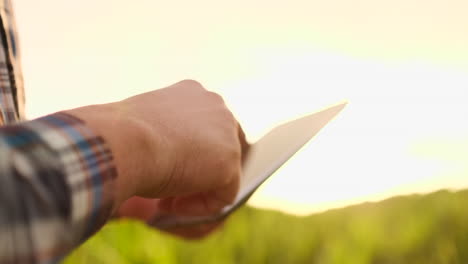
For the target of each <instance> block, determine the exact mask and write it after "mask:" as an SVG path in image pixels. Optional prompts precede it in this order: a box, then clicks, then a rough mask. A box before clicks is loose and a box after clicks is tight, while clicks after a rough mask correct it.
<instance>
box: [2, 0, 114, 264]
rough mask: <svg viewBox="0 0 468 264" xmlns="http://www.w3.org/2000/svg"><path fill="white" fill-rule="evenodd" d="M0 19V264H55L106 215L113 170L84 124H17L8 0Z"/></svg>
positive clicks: (52, 118) (63, 120) (15, 55)
mask: <svg viewBox="0 0 468 264" xmlns="http://www.w3.org/2000/svg"><path fill="white" fill-rule="evenodd" d="M0 23H1V25H0V41H1V43H0V263H2V264H9V263H15V264H16V263H55V262H58V261H59V260H60V259H61V257H63V256H64V255H66V254H67V253H68V252H70V250H72V249H73V248H74V247H76V246H77V245H79V244H80V243H81V242H83V241H84V240H85V239H87V238H88V237H89V236H90V235H91V234H93V232H94V231H96V230H97V229H98V228H99V227H101V226H102V225H103V224H104V222H105V221H106V220H107V219H108V218H109V216H110V213H111V209H112V206H113V196H112V191H111V190H112V187H113V184H114V181H115V178H116V170H115V167H114V164H113V160H112V155H111V153H110V150H109V149H108V147H107V146H106V144H105V142H104V141H103V139H102V138H101V137H100V136H98V135H96V134H94V132H93V131H91V130H90V129H89V128H88V127H87V126H86V124H84V123H83V121H81V120H79V119H77V118H75V117H73V116H70V115H67V114H64V113H56V114H52V115H48V116H45V117H42V118H39V119H36V120H31V121H24V115H23V112H24V110H23V109H24V95H23V82H22V76H21V68H20V63H19V52H18V50H17V48H16V45H17V40H16V36H15V34H16V31H15V25H14V21H13V14H12V8H11V3H10V1H9V0H0Z"/></svg>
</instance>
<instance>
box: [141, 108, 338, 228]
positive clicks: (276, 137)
mask: <svg viewBox="0 0 468 264" xmlns="http://www.w3.org/2000/svg"><path fill="white" fill-rule="evenodd" d="M345 105H346V103H340V104H337V105H335V106H332V107H329V108H326V109H324V110H321V111H319V112H316V113H313V114H310V115H306V116H304V117H301V118H298V119H295V120H293V121H289V122H286V123H283V124H282V125H279V126H277V127H275V128H273V129H272V130H270V131H269V132H268V133H267V134H266V135H264V136H263V137H262V138H260V140H258V141H257V142H255V143H254V144H253V145H252V146H251V147H250V149H249V153H248V155H247V157H246V159H245V160H244V164H243V167H242V176H241V181H240V188H239V192H238V193H237V196H236V199H235V200H234V202H233V203H232V204H231V205H228V206H226V207H224V208H223V210H221V211H220V212H219V213H217V214H215V215H211V216H203V217H177V216H175V215H159V216H157V217H156V218H154V219H152V220H151V221H150V222H149V224H150V225H153V226H155V227H157V228H160V229H171V228H177V227H185V226H192V225H198V224H204V223H210V222H215V221H219V220H222V219H223V218H225V217H226V216H228V215H229V214H230V213H232V212H233V211H235V210H236V209H237V208H239V207H240V206H241V205H243V204H244V203H245V202H246V201H247V200H248V199H249V197H250V196H251V195H252V194H253V193H254V192H255V190H256V189H257V188H258V187H259V186H260V185H261V184H262V183H263V182H265V180H266V179H268V178H269V177H270V176H271V175H272V174H273V173H274V172H275V171H276V170H277V169H279V168H280V167H281V166H282V165H283V164H284V163H285V162H286V161H287V160H289V159H290V158H291V157H292V156H293V155H294V154H295V153H296V152H297V151H298V150H299V149H301V148H302V147H303V146H304V145H305V144H306V143H307V142H309V141H310V140H311V139H312V138H313V137H314V136H315V135H316V134H317V133H318V132H319V131H320V130H321V129H322V128H323V127H324V126H325V125H326V124H327V123H329V122H330V121H331V120H332V119H333V118H334V117H335V116H336V115H337V114H338V113H339V112H340V111H341V110H342V109H343V108H344V107H345Z"/></svg>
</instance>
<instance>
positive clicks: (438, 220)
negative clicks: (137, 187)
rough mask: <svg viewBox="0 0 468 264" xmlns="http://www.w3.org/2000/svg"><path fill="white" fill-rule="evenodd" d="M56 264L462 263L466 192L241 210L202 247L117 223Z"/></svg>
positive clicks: (467, 252) (466, 254)
mask: <svg viewBox="0 0 468 264" xmlns="http://www.w3.org/2000/svg"><path fill="white" fill-rule="evenodd" d="M63 263H64V264H78V263H112V264H124V263H138V264H145V263H148V264H149V263H167V264H173V263H200V264H210V263H213V264H230V263H281V264H284V263H340V264H342V263H376V264H384V263H415V264H416V263H421V264H430V263H468V190H464V191H458V192H449V191H439V192H435V193H431V194H427V195H411V196H401V197H394V198H391V199H388V200H384V201H381V202H378V203H365V204H360V205H356V206H351V207H347V208H343V209H337V210H331V211H327V212H324V213H319V214H314V215H311V216H307V217H296V216H292V215H286V214H283V213H280V212H274V211H266V210H260V209H254V208H249V207H246V208H243V209H241V210H239V211H238V212H236V213H235V214H234V215H232V216H231V217H230V218H229V220H228V221H227V223H226V224H225V226H224V227H223V228H222V229H221V230H220V231H219V232H217V233H215V234H214V235H212V236H210V237H208V238H206V239H204V240H201V241H184V240H180V239H177V238H174V237H171V236H168V235H165V234H163V233H160V232H158V231H155V230H154V229H151V228H149V227H147V226H145V225H144V224H142V223H139V222H135V221H130V220H121V221H116V222H112V223H110V224H108V225H106V226H105V227H104V228H103V229H102V230H101V231H100V232H99V233H97V234H96V235H95V236H94V237H92V238H91V239H89V240H88V241H87V242H86V243H85V244H84V245H83V246H81V247H80V248H79V249H78V250H76V251H75V252H74V253H72V254H71V255H70V256H69V257H68V258H66V259H65V261H64V262H63Z"/></svg>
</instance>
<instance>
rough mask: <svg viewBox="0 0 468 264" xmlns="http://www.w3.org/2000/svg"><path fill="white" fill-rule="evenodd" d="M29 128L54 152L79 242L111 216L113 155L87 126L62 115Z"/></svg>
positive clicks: (40, 121)
mask: <svg viewBox="0 0 468 264" xmlns="http://www.w3.org/2000/svg"><path fill="white" fill-rule="evenodd" d="M28 126H30V127H31V128H33V129H35V130H36V131H38V132H39V133H38V134H39V135H40V137H41V139H42V140H43V141H45V142H46V143H47V144H48V145H49V146H50V147H51V148H52V149H54V150H55V152H56V153H57V157H58V159H60V161H61V163H62V165H63V167H62V168H63V169H64V172H65V173H64V175H65V177H66V182H67V183H68V186H69V188H68V189H69V190H70V201H71V219H70V220H71V226H72V227H73V229H74V230H73V232H72V233H74V235H75V237H74V239H73V240H74V241H76V242H78V243H79V242H82V241H84V240H86V239H87V238H88V237H89V236H91V235H92V234H93V233H94V232H95V231H97V230H98V229H99V228H100V227H101V226H102V225H103V224H104V223H105V222H106V221H107V219H108V218H109V217H110V214H111V213H112V209H113V206H114V194H113V192H112V190H113V187H114V185H115V179H116V177H117V170H116V168H115V165H114V161H113V157H112V153H111V151H110V149H109V147H108V146H107V144H106V143H105V141H104V140H103V138H102V137H101V136H99V135H96V134H95V133H94V132H93V131H92V130H91V129H90V128H89V127H87V126H86V124H85V123H84V122H83V121H82V120H80V119H78V118H77V117H74V116H72V115H69V114H65V113H62V112H59V113H56V114H52V115H48V116H45V117H41V118H39V119H36V120H34V121H32V122H28Z"/></svg>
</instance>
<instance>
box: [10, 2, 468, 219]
mask: <svg viewBox="0 0 468 264" xmlns="http://www.w3.org/2000/svg"><path fill="white" fill-rule="evenodd" d="M14 4H15V8H16V14H17V24H18V29H19V37H20V41H21V42H20V44H21V46H20V47H21V49H22V63H23V71H24V78H25V85H26V93H27V115H28V117H30V118H34V117H38V116H41V115H45V114H48V113H52V112H55V111H59V110H62V109H69V108H73V107H78V106H82V105H87V104H94V103H105V102H111V101H115V100H121V99H123V98H126V97H129V96H132V95H135V94H138V93H142V92H145V91H149V90H153V89H157V88H161V87H164V86H167V85H170V84H172V83H175V82H177V81H179V80H182V79H186V78H191V79H196V80H199V81H200V82H202V83H203V84H204V85H205V87H206V88H208V89H210V90H213V91H215V92H218V93H220V94H221V95H223V97H224V98H225V100H226V102H227V104H228V105H229V107H230V109H231V110H232V111H233V112H234V114H235V115H236V117H237V118H238V119H239V121H240V122H241V124H242V125H243V127H244V130H245V131H246V134H247V136H248V138H249V139H250V140H251V141H252V142H253V141H255V140H256V139H257V138H259V137H260V136H261V135H262V134H263V133H265V132H266V131H267V130H268V129H270V128H272V127H274V126H275V125H278V124H279V123H281V122H284V121H287V120H290V119H292V118H294V117H297V116H301V115H304V114H306V113H310V112H314V111H316V110H319V109H321V108H324V107H326V106H327V105H331V104H335V103H336V102H339V101H341V100H347V101H348V102H349V104H348V106H347V107H346V109H345V110H344V111H343V112H342V113H341V114H340V115H339V116H338V117H337V118H336V119H335V120H334V121H333V122H332V123H330V124H329V125H328V126H327V127H325V128H324V130H323V131H322V132H321V133H319V135H317V137H316V138H314V140H312V141H311V142H310V143H309V144H308V145H307V146H306V147H304V148H303V149H302V150H301V151H300V152H299V153H298V154H297V155H296V156H295V157H294V158H293V159H292V160H290V161H289V162H288V163H287V164H286V165H285V166H284V167H282V168H281V169H280V170H279V171H278V172H277V173H276V174H275V175H273V176H272V178H271V179H270V180H269V181H268V182H267V183H266V184H264V185H263V186H262V188H261V189H260V190H259V191H258V192H257V193H256V194H255V195H254V197H252V199H251V201H250V204H251V205H253V206H258V207H265V208H274V209H279V210H283V211H286V212H289V213H296V214H309V213H313V212H317V211H323V210H327V209H330V208H336V207H341V206H346V205H350V204H355V203H360V202H364V201H377V200H380V199H385V198H387V197H390V196H393V195H400V194H408V193H414V192H419V193H424V192H429V191H434V190H438V189H442V188H450V189H460V188H466V187H467V186H468V122H466V121H465V120H466V117H467V116H468V104H467V103H466V101H467V99H468V17H467V16H466V10H468V2H467V1H465V0H429V1H428V0H426V1H423V0H410V1H408V0H394V1H375V0H355V1H346V0H329V1H317V0H307V1H306V0H290V1H272V0H269V1H266V0H258V1H252V0H250V1H247V0H238V1H219V0H218V1H211V0H199V1H177V0H176V1H159V0H134V1H131V2H130V1H122V0H113V1H111V0H101V1H92V0H81V1H71V0H43V1H27V0H15V1H14Z"/></svg>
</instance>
